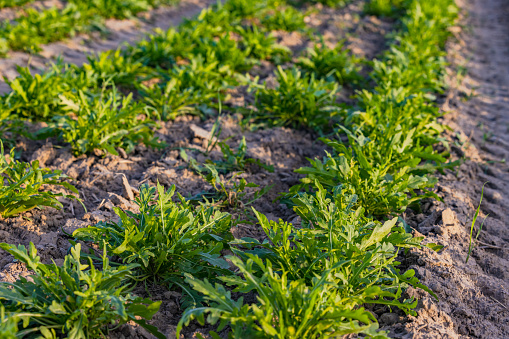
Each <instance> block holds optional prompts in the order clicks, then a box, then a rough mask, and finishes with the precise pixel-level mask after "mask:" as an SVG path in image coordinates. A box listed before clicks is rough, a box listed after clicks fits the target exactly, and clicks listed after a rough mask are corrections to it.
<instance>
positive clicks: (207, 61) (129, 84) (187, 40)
mask: <svg viewBox="0 0 509 339" xmlns="http://www.w3.org/2000/svg"><path fill="white" fill-rule="evenodd" d="M276 9H277V10H276ZM258 18H262V19H261V20H258ZM295 25H297V26H298V27H300V29H301V31H302V32H303V34H304V32H306V31H309V30H308V29H307V28H306V25H305V22H304V15H303V14H302V13H301V12H300V11H298V10H297V9H295V8H294V7H292V6H290V5H281V3H280V2H276V1H268V4H267V3H266V1H257V2H252V3H250V2H246V1H241V0H237V1H231V2H227V3H225V5H223V6H222V5H217V6H215V7H214V8H211V9H207V10H204V11H202V13H201V14H200V16H199V17H198V18H197V19H194V20H189V21H186V22H185V23H184V24H182V25H181V26H180V27H179V28H178V29H174V28H171V29H169V30H168V31H165V32H163V31H159V32H157V33H156V34H155V35H153V36H151V37H149V38H148V39H146V40H144V41H141V42H140V43H138V44H137V45H135V46H132V47H128V48H127V49H125V50H117V51H114V52H105V53H102V54H100V55H99V56H97V57H90V58H89V63H88V64H85V65H84V66H83V67H76V66H73V65H65V66H64V65H59V64H57V65H56V66H54V67H53V69H51V70H50V71H47V72H45V73H44V74H42V75H37V74H36V75H32V74H31V73H30V72H29V70H28V69H22V68H20V69H19V72H20V76H19V77H18V78H16V79H15V80H13V81H9V82H8V84H9V85H10V86H11V88H12V92H10V93H9V94H6V95H5V96H4V97H3V100H2V106H1V107H0V115H1V116H2V122H3V124H2V125H3V126H0V133H2V130H3V133H4V134H6V133H7V130H9V129H10V130H11V131H13V132H16V131H19V130H20V129H19V128H16V126H17V125H19V124H16V123H15V122H16V121H19V120H25V119H30V120H39V121H45V122H49V123H50V126H49V127H48V128H45V129H43V130H41V131H39V133H38V134H37V135H36V137H39V138H45V137H47V136H49V135H56V136H58V137H59V138H61V139H62V140H63V141H65V142H68V143H70V144H71V145H72V146H73V149H74V151H75V152H76V153H77V154H82V153H91V152H92V151H93V150H94V149H100V150H105V151H108V152H111V153H116V151H115V150H114V149H116V148H119V147H121V148H124V149H125V150H127V151H129V150H131V149H132V145H134V144H136V143H139V142H144V143H146V144H148V145H154V146H157V141H156V140H154V139H153V131H152V130H153V129H152V127H154V125H155V123H154V122H157V120H159V119H163V120H168V119H173V118H175V117H176V116H178V115H182V114H195V115H200V116H202V117H204V118H205V117H209V116H211V115H214V114H217V113H216V112H217V110H218V107H219V104H220V103H222V104H223V107H227V106H225V105H224V104H225V101H227V100H228V98H229V95H228V93H229V89H231V88H232V87H233V86H238V85H248V86H249V89H250V91H251V93H252V95H254V96H255V97H256V104H255V106H256V107H255V108H254V109H246V108H243V107H240V108H239V107H235V108H232V109H234V110H242V111H243V113H244V114H245V116H246V121H248V122H249V123H250V124H251V125H254V124H260V125H263V124H269V125H289V126H294V127H313V128H316V129H323V128H327V125H328V124H329V120H330V119H328V117H329V116H331V115H334V114H335V115H337V114H336V113H337V112H338V111H339V110H340V106H338V105H337V104H336V103H335V98H336V96H335V95H336V92H337V91H338V90H339V85H338V83H340V84H347V85H352V86H353V85H355V84H356V83H359V82H360V81H361V78H360V76H359V74H358V70H359V67H360V66H359V63H358V60H357V59H355V58H353V57H352V56H351V55H350V54H349V52H348V51H347V50H345V49H343V48H342V44H341V43H339V44H338V45H337V46H336V47H335V48H328V47H326V46H325V45H324V44H321V43H320V41H316V45H315V47H314V48H312V49H311V50H309V51H305V52H304V53H303V54H302V55H301V56H300V57H299V58H298V59H297V60H295V66H292V67H285V68H278V69H277V70H276V71H275V76H276V78H277V80H278V82H279V86H278V87H277V88H276V89H273V90H272V89H268V88H267V87H266V86H264V85H263V84H261V83H260V81H259V79H258V78H256V77H254V78H253V77H250V76H245V75H244V74H245V72H247V71H249V70H251V69H252V68H253V67H254V66H255V65H258V64H260V62H261V61H263V60H267V61H270V62H272V63H274V64H277V65H290V66H291V65H294V64H293V63H291V62H290V61H292V60H291V53H290V50H288V49H287V48H284V47H282V46H280V45H278V44H277V43H276V38H275V36H274V35H273V34H272V30H274V29H281V30H285V29H290V28H291V29H294V28H295ZM288 27H290V28H288ZM116 87H120V88H122V89H123V91H122V92H126V91H127V92H133V93H134V94H135V97H136V98H137V100H136V103H135V104H134V100H133V99H132V97H129V96H127V97H126V96H124V95H122V94H119V91H117V90H115V88H116ZM296 96H297V97H298V98H299V100H298V101H297V100H295V98H296ZM110 102H111V103H113V104H110ZM126 102H132V103H133V104H132V105H124V104H122V103H126ZM299 102H300V103H299ZM117 103H118V105H117ZM119 107H125V109H119ZM333 119H334V118H333ZM91 126H92V127H93V128H92V129H91V128H90V127H91Z"/></svg>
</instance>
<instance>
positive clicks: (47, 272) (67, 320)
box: [0, 243, 164, 339]
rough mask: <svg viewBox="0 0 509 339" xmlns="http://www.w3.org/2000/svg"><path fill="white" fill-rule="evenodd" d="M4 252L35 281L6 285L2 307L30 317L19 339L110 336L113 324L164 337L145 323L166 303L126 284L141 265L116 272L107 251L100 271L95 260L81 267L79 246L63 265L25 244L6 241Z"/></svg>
mask: <svg viewBox="0 0 509 339" xmlns="http://www.w3.org/2000/svg"><path fill="white" fill-rule="evenodd" d="M0 248H2V249H3V250H5V251H7V252H9V253H10V254H11V255H13V256H14V258H16V259H17V260H19V261H20V262H22V263H25V264H26V265H27V267H28V268H29V269H30V270H31V271H32V272H33V274H32V275H31V276H30V278H29V279H27V278H24V277H21V278H20V279H18V280H17V281H16V282H14V283H8V282H0V302H1V303H2V305H3V306H4V307H5V309H6V310H7V312H14V314H13V315H16V314H19V313H17V312H21V314H22V315H23V316H24V317H25V319H24V321H23V322H22V324H18V328H19V333H18V336H23V335H32V336H33V335H34V334H38V335H41V336H42V337H44V338H58V337H61V336H63V335H66V336H68V337H71V338H80V339H85V338H99V337H104V336H105V335H106V334H107V333H108V327H107V326H108V325H111V324H122V323H126V322H128V321H134V322H136V323H138V324H140V325H141V326H143V327H145V328H146V329H147V330H149V331H150V332H152V333H153V334H155V335H157V336H158V338H164V336H162V335H161V334H160V333H159V332H158V331H157V329H156V328H155V327H153V326H151V325H148V324H146V322H145V319H147V320H150V319H151V318H152V316H153V315H154V314H155V313H156V312H157V311H158V310H159V305H160V304H161V302H152V301H150V300H148V299H142V298H139V297H135V296H133V295H130V294H128V293H126V288H127V285H125V284H123V282H124V281H125V280H126V279H127V278H128V277H129V275H130V274H131V270H132V269H134V268H135V267H136V265H129V266H119V267H117V268H115V269H113V268H111V267H110V266H109V262H108V257H107V256H106V251H104V253H103V264H102V270H98V269H96V268H95V267H94V265H93V263H92V260H90V259H89V264H88V265H86V264H82V263H81V260H82V257H81V253H80V250H81V246H80V245H79V244H77V245H76V246H75V247H74V248H72V249H71V254H70V255H67V256H66V257H65V260H64V263H63V265H62V266H57V265H56V264H55V263H53V264H49V265H46V264H42V263H41V262H40V257H39V256H37V250H36V249H35V246H34V244H33V243H30V251H29V252H28V251H27V249H26V248H25V247H24V246H23V245H19V246H18V247H16V246H14V245H9V244H5V243H1V244H0ZM122 284H123V285H122Z"/></svg>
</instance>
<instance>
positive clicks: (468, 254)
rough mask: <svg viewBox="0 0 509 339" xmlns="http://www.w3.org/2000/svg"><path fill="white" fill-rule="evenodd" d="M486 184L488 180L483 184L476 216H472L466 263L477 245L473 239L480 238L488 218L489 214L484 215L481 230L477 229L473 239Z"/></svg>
mask: <svg viewBox="0 0 509 339" xmlns="http://www.w3.org/2000/svg"><path fill="white" fill-rule="evenodd" d="M486 184H487V182H485V183H484V184H483V185H482V189H481V199H480V200H479V205H478V206H477V209H476V210H475V214H474V217H473V218H472V225H471V226H470V238H469V242H468V253H467V258H466V259H465V263H468V259H469V258H470V254H471V253H472V250H473V249H474V247H475V241H472V240H477V239H478V238H479V236H480V235H481V230H482V227H483V225H484V222H485V221H486V218H487V217H488V216H487V215H486V216H485V217H484V220H483V221H482V223H481V226H479V231H477V235H476V237H475V239H473V234H474V226H475V222H476V221H477V218H478V217H479V213H480V212H481V203H482V198H483V195H484V186H486Z"/></svg>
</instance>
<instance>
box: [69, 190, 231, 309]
mask: <svg viewBox="0 0 509 339" xmlns="http://www.w3.org/2000/svg"><path fill="white" fill-rule="evenodd" d="M174 193H175V186H172V188H171V189H170V190H169V191H167V192H165V191H164V188H163V187H162V186H161V185H159V184H158V185H157V194H158V197H157V199H156V188H155V187H149V186H148V185H143V186H141V187H140V196H139V198H137V199H136V203H137V205H138V206H139V208H140V212H139V213H138V214H134V213H130V212H124V211H122V210H121V209H119V208H115V213H116V214H117V215H118V216H119V217H120V221H119V222H118V223H113V222H100V223H98V224H97V225H95V226H93V227H87V228H81V229H78V230H76V231H75V232H74V233H73V235H74V236H75V237H76V238H77V239H80V240H84V241H93V242H95V243H98V244H104V246H106V248H107V250H108V252H109V253H111V254H114V255H116V256H118V257H119V258H120V259H121V260H122V261H123V262H124V263H129V264H130V263H136V264H138V266H137V267H136V269H135V270H133V271H132V277H133V279H135V280H137V281H145V280H150V281H152V282H155V283H160V284H165V285H167V286H169V288H178V289H181V290H182V291H183V292H184V293H185V295H186V296H187V298H184V299H183V302H184V306H188V305H196V304H197V303H199V302H200V300H201V299H200V298H199V296H198V295H197V294H196V293H194V292H193V291H192V290H191V289H190V288H189V287H188V285H187V284H186V283H185V282H184V273H191V274H193V275H195V276H197V277H202V278H203V277H208V278H214V277H215V276H217V275H219V274H221V275H225V274H228V273H229V271H228V270H227V269H228V267H229V265H228V263H227V262H226V261H225V260H223V259H221V258H220V257H219V255H220V252H221V250H222V248H223V244H224V243H225V242H226V241H227V240H228V238H229V237H231V235H230V233H229V230H230V227H231V226H232V225H231V216H230V215H229V214H227V213H221V212H219V211H216V210H214V209H213V208H205V207H200V208H198V209H195V207H193V206H191V205H189V203H187V202H186V200H185V199H184V198H183V197H182V196H181V195H179V196H178V197H179V201H180V202H178V203H175V202H173V201H172V197H173V195H174Z"/></svg>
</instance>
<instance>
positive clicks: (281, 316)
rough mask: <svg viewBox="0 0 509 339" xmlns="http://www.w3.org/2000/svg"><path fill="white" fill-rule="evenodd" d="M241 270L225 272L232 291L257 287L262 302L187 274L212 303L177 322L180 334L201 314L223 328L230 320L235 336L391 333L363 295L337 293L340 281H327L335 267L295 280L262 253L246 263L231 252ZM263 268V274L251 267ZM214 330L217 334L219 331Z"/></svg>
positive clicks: (382, 335) (380, 335) (378, 335)
mask: <svg viewBox="0 0 509 339" xmlns="http://www.w3.org/2000/svg"><path fill="white" fill-rule="evenodd" d="M228 259H230V260H231V261H232V262H233V264H234V265H235V266H237V268H238V270H239V272H240V273H241V274H242V276H231V277H221V278H220V279H221V280H223V281H224V282H225V283H226V284H227V285H228V286H234V287H235V289H234V290H233V292H242V293H247V292H249V291H255V292H256V293H257V301H258V303H253V304H245V303H244V300H243V298H242V297H240V298H239V299H238V300H236V301H235V300H234V299H233V298H232V296H231V291H229V290H226V289H225V287H223V286H222V285H220V284H216V285H215V286H213V285H212V284H211V283H209V282H208V281H207V280H205V281H200V280H198V279H196V278H194V277H192V276H190V275H189V276H188V277H187V281H188V283H189V284H191V285H192V286H193V288H194V289H196V290H197V291H199V292H201V293H203V294H204V295H205V298H206V299H207V300H208V301H209V304H210V306H209V307H201V308H195V309H189V310H187V311H186V312H185V313H184V315H183V316H182V318H181V320H180V322H179V325H178V327H177V336H178V335H179V333H180V331H181V329H182V327H183V326H184V325H187V324H189V322H190V321H191V320H193V319H196V320H197V321H198V322H199V323H200V324H204V323H205V315H207V314H208V316H207V318H206V319H207V322H208V323H210V324H212V325H215V324H216V323H217V322H218V321H219V327H218V330H222V329H224V328H225V326H226V325H229V326H230V329H231V333H230V336H229V337H230V338H238V339H240V338H318V337H319V338H337V337H340V336H343V335H346V334H350V333H364V334H365V335H367V336H369V337H376V338H387V337H386V336H385V333H384V332H378V333H376V329H377V328H378V326H377V323H376V320H375V319H374V317H373V315H372V314H371V313H370V312H369V311H367V310H365V309H364V308H362V307H360V308H355V305H356V304H361V303H362V300H363V299H362V298H357V297H351V298H348V299H343V298H341V297H340V296H339V295H338V292H337V291H338V289H337V288H338V286H336V285H335V284H334V283H331V282H329V281H328V278H329V277H330V274H331V272H330V271H326V272H324V273H323V274H322V275H321V276H318V277H315V278H313V281H312V282H311V283H310V284H306V283H305V282H304V281H302V280H291V279H289V277H288V276H287V274H286V272H284V271H283V272H282V273H278V272H274V271H273V269H272V265H271V264H270V262H269V261H267V262H266V263H264V262H263V261H262V260H261V259H260V258H258V257H257V256H252V255H249V259H248V260H247V262H246V263H244V262H242V260H241V259H239V258H238V257H234V256H229V257H228ZM254 271H261V272H262V275H261V276H256V275H254V274H253V273H252V272H254ZM377 292H380V291H378V290H375V289H371V290H369V292H367V293H366V298H365V299H368V300H369V298H370V297H376V296H378V295H377V294H376V293H377ZM214 335H215V336H217V334H215V333H214Z"/></svg>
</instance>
